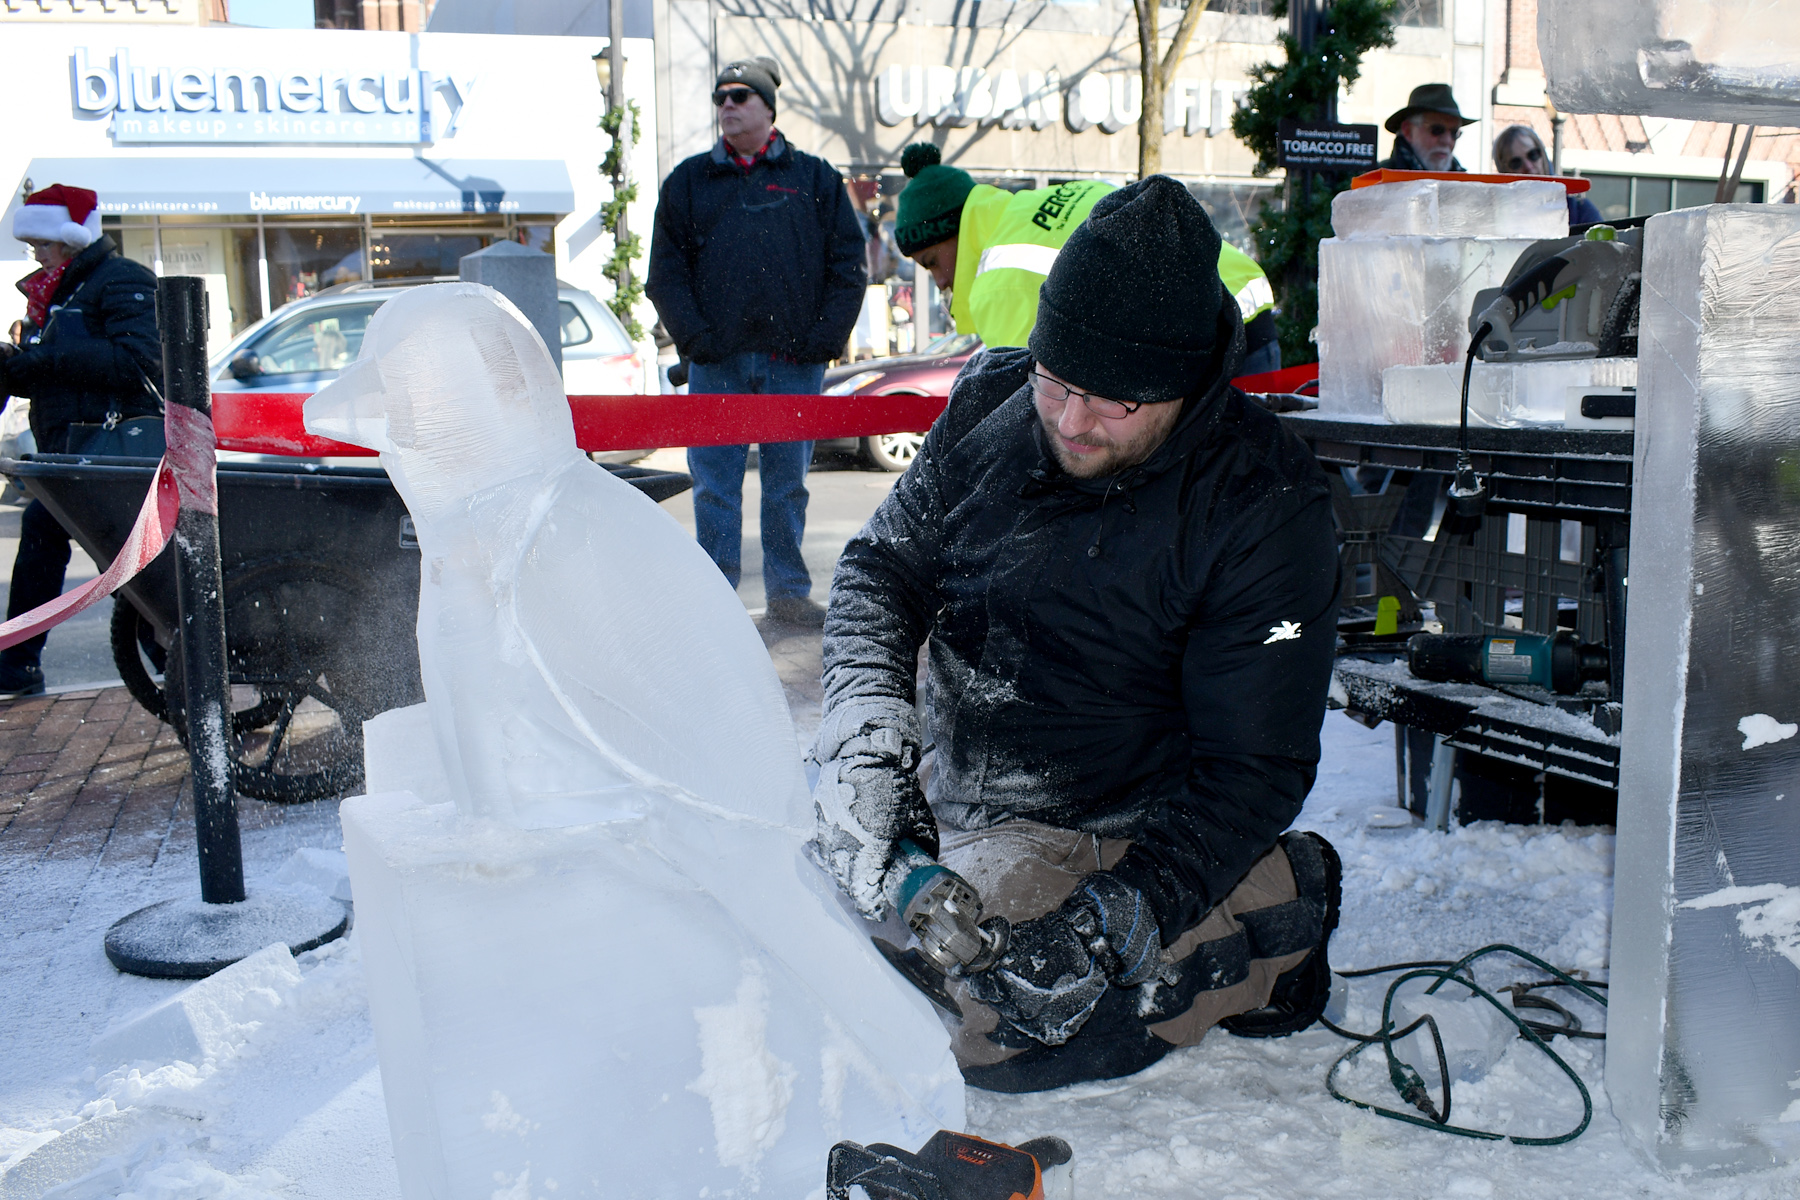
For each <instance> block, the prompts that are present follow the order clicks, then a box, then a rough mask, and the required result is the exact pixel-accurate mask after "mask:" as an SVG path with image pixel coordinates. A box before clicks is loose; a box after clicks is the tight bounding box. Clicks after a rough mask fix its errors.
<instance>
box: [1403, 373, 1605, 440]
mask: <svg viewBox="0 0 1800 1200" xmlns="http://www.w3.org/2000/svg"><path fill="white" fill-rule="evenodd" d="M1637 365H1638V364H1637V359H1635V358H1570V359H1560V360H1553V361H1550V362H1522V363H1487V362H1477V363H1476V364H1475V369H1474V371H1472V372H1471V373H1470V375H1469V424H1470V426H1472V427H1473V426H1482V427H1486V428H1489V429H1517V428H1520V427H1522V426H1530V425H1562V424H1564V423H1565V420H1566V418H1567V416H1568V411H1569V408H1568V405H1569V390H1570V389H1571V388H1574V389H1577V390H1580V389H1586V388H1604V389H1612V390H1617V389H1621V388H1629V387H1636V386H1637ZM1462 378H1463V366H1462V363H1460V362H1453V363H1436V364H1434V365H1431V366H1425V367H1389V368H1387V369H1386V370H1385V371H1383V372H1382V373H1381V411H1382V413H1383V415H1385V416H1386V417H1387V419H1388V420H1390V421H1393V422H1395V423H1397V424H1402V425H1456V424H1460V423H1461V420H1462ZM1578 403H1579V401H1578Z"/></svg>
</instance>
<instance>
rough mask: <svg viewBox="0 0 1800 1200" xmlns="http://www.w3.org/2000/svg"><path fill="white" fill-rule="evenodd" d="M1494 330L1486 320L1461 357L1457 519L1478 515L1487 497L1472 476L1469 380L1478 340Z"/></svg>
mask: <svg viewBox="0 0 1800 1200" xmlns="http://www.w3.org/2000/svg"><path fill="white" fill-rule="evenodd" d="M1492 332H1494V327H1493V325H1492V324H1490V323H1489V322H1487V321H1483V322H1482V323H1481V327H1480V328H1479V329H1477V330H1476V331H1475V336H1474V337H1473V338H1471V339H1469V351H1468V353H1467V354H1465V355H1464V356H1463V377H1462V405H1461V409H1462V412H1461V417H1460V419H1459V422H1458V424H1459V428H1458V430H1457V434H1456V477H1455V478H1454V479H1453V480H1452V481H1451V483H1450V500H1451V504H1452V506H1453V508H1454V510H1455V511H1456V513H1457V515H1458V516H1459V517H1460V518H1463V519H1468V518H1472V517H1478V516H1479V515H1480V514H1481V510H1482V507H1483V505H1484V503H1485V502H1486V500H1487V489H1486V488H1485V487H1484V486H1483V485H1482V482H1481V480H1480V479H1479V478H1477V477H1476V475H1475V458H1474V456H1473V455H1471V454H1470V453H1469V380H1470V378H1471V377H1472V376H1473V374H1474V372H1475V355H1476V353H1477V352H1478V351H1479V350H1480V349H1481V341H1482V339H1483V338H1485V337H1487V335H1488V334H1490V333H1492Z"/></svg>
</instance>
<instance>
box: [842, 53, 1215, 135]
mask: <svg viewBox="0 0 1800 1200" xmlns="http://www.w3.org/2000/svg"><path fill="white" fill-rule="evenodd" d="M1248 86H1249V85H1247V84H1244V83H1241V82H1237V81H1213V80H1203V79H1185V78H1184V79H1177V80H1175V82H1174V83H1172V84H1171V85H1170V86H1169V89H1168V92H1167V93H1166V96H1165V99H1164V104H1163V132H1164V133H1174V132H1175V131H1177V130H1180V131H1181V132H1182V133H1183V134H1184V135H1185V136H1187V137H1193V136H1194V135H1196V134H1200V133H1204V134H1206V136H1207V137H1217V136H1219V135H1220V134H1221V133H1224V132H1225V131H1226V129H1228V128H1229V127H1230V125H1231V113H1232V110H1233V109H1234V108H1236V107H1237V105H1238V103H1239V97H1241V96H1242V95H1243V94H1244V92H1246V91H1247V90H1248ZM1143 110H1144V84H1143V80H1142V79H1141V78H1140V77H1139V76H1138V74H1137V73H1136V72H1135V71H1133V72H1131V73H1129V74H1127V73H1123V72H1111V73H1107V72H1100V71H1088V72H1086V73H1085V74H1083V75H1081V76H1080V77H1079V78H1077V79H1076V80H1074V81H1073V82H1071V83H1067V84H1065V83H1064V80H1063V77H1062V74H1061V72H1060V71H1058V70H1057V69H1056V68H1055V67H1051V68H1049V69H1047V70H1043V71H1017V70H1013V69H1011V68H1003V69H989V68H986V67H941V66H929V67H926V66H913V67H902V66H889V67H885V68H882V69H879V70H878V71H877V72H876V74H875V116H876V119H877V120H879V121H880V122H881V123H882V124H883V125H889V126H892V125H901V124H905V123H907V122H909V121H910V122H911V123H913V124H915V125H940V126H965V125H998V126H1000V127H1001V128H1002V129H1025V128H1031V129H1047V128H1049V127H1050V126H1052V125H1055V124H1057V123H1058V122H1059V121H1060V122H1062V123H1063V124H1065V125H1067V126H1068V127H1069V129H1070V130H1072V131H1073V132H1075V133H1081V132H1082V131H1084V130H1087V129H1094V128H1098V129H1100V130H1101V131H1102V132H1103V133H1118V132H1119V131H1120V130H1122V129H1128V128H1132V127H1135V126H1136V125H1137V123H1138V118H1139V117H1140V116H1141V115H1142V113H1143Z"/></svg>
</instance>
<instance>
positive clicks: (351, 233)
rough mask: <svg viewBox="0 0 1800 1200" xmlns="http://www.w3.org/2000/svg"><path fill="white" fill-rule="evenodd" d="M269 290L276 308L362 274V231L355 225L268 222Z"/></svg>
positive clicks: (264, 232)
mask: <svg viewBox="0 0 1800 1200" xmlns="http://www.w3.org/2000/svg"><path fill="white" fill-rule="evenodd" d="M263 237H264V239H265V241H266V244H267V246H268V253H269V292H270V294H271V296H272V297H273V299H274V302H275V307H277V308H280V307H281V306H282V305H283V304H286V303H287V302H288V301H290V300H302V299H305V298H306V297H307V296H313V295H317V294H318V293H319V292H321V291H324V290H325V289H326V288H328V287H332V286H334V285H336V284H340V283H355V282H357V281H359V280H360V279H362V277H363V262H362V253H363V231H362V229H361V227H360V226H356V225H299V224H295V225H289V224H287V223H285V222H282V223H279V224H278V223H277V222H275V221H268V222H266V223H265V226H264V231H263Z"/></svg>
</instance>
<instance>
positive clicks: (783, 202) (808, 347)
mask: <svg viewBox="0 0 1800 1200" xmlns="http://www.w3.org/2000/svg"><path fill="white" fill-rule="evenodd" d="M780 84H781V68H780V67H779V66H777V65H776V63H775V60H774V59H771V58H754V59H750V60H748V61H745V62H734V63H730V64H728V65H727V66H726V67H725V69H724V70H723V71H720V72H719V78H718V83H717V86H716V87H715V88H714V90H713V104H714V105H715V106H716V107H717V108H718V110H719V129H720V132H721V137H720V139H719V142H718V144H717V145H715V146H714V147H713V148H712V149H711V150H710V151H708V152H707V153H705V154H696V155H694V156H693V157H692V158H689V159H687V160H686V161H684V162H682V163H681V164H680V165H679V166H677V167H676V168H675V169H674V170H673V171H671V172H669V177H668V178H667V179H666V180H664V181H663V186H662V192H661V194H660V195H659V196H658V197H657V203H656V232H655V233H654V235H653V236H652V238H651V242H650V273H649V279H648V281H647V283H646V286H645V291H646V292H647V293H648V294H649V296H650V300H651V302H652V303H654V304H655V305H656V311H657V315H659V316H660V317H661V318H662V322H663V326H664V327H665V328H666V329H668V331H669V334H670V335H671V336H672V337H673V338H674V339H675V348H676V349H677V350H679V351H680V352H681V356H682V357H683V358H685V359H687V360H688V361H689V362H690V363H691V364H692V365H691V367H690V369H689V372H688V386H689V388H690V389H691V390H692V391H694V392H701V393H705V392H714V393H735V394H746V393H771V394H777V395H779V394H804V393H816V392H817V391H818V390H819V387H820V385H821V383H822V382H823V381H824V375H825V364H826V363H827V362H828V361H830V360H831V359H834V358H837V357H838V356H839V355H841V354H842V353H843V351H844V344H845V342H846V341H847V340H848V338H849V336H850V330H851V327H852V326H854V325H855V324H856V317H857V314H858V313H859V312H860V311H861V309H862V303H863V289H864V287H865V285H866V282H867V275H868V273H867V268H866V267H865V266H864V255H863V248H864V247H863V237H862V231H861V227H860V226H858V224H857V221H856V212H855V210H854V209H853V208H852V207H851V205H850V199H849V196H848V194H847V193H846V191H845V188H844V181H843V178H842V177H841V176H840V175H839V174H838V173H837V172H836V171H835V170H833V169H832V167H831V165H830V164H829V163H826V162H825V161H823V160H822V159H818V158H815V157H813V156H812V155H810V154H806V153H803V152H802V151H799V150H796V149H794V147H793V146H791V145H789V144H788V141H787V139H786V138H784V137H782V136H781V133H780V131H779V130H777V129H776V128H775V90H776V88H778V87H779V86H780ZM749 449H750V448H749V447H748V446H694V447H690V448H689V450H688V471H689V473H690V474H692V475H693V477H694V524H695V526H696V531H697V533H698V535H699V539H700V545H701V546H702V547H704V548H705V550H706V552H707V554H709V555H711V556H712V560H713V561H714V562H716V563H717V564H719V569H720V570H721V571H723V572H724V573H725V577H726V578H727V579H729V580H731V585H732V586H733V587H736V586H737V583H738V578H739V574H740V570H741V561H742V554H743V529H744V519H743V488H744V465H745V462H746V460H747V458H748V454H749ZM757 459H758V463H759V471H760V474H761V477H762V546H763V585H764V589H765V591H766V593H767V595H768V612H769V616H770V617H771V618H772V619H774V620H777V621H780V622H783V623H785V624H790V625H801V626H808V627H812V628H818V627H819V626H821V625H823V624H824V622H825V610H824V609H823V608H821V607H820V606H819V605H817V604H815V603H813V601H812V600H810V599H809V598H808V597H809V596H810V594H811V592H812V576H811V575H810V574H809V573H808V572H807V569H806V562H805V560H804V559H803V558H802V557H801V553H800V543H801V538H802V536H803V535H804V533H805V531H806V500H807V494H806V468H807V466H808V464H809V463H810V462H811V460H812V443H811V442H777V443H773V444H771V443H767V442H765V443H762V444H760V445H759V447H758V449H757Z"/></svg>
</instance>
